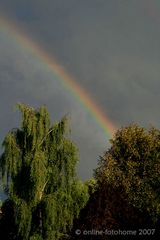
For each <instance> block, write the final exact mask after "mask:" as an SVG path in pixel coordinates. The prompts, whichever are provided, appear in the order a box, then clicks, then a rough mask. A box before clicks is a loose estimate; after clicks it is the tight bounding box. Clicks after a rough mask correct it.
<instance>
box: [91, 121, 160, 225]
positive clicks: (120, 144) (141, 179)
mask: <svg viewBox="0 0 160 240" xmlns="http://www.w3.org/2000/svg"><path fill="white" fill-rule="evenodd" d="M111 144H112V146H111V148H110V149H109V150H108V151H107V152H106V154H105V155H104V156H103V157H102V158H101V160H100V162H99V167H98V169H97V170H96V174H95V175H96V178H97V180H98V181H99V182H106V183H109V184H112V185H113V186H114V187H117V188H118V187H122V188H123V189H124V191H125V193H126V194H127V196H128V199H129V202H130V203H131V204H132V205H133V206H135V207H137V208H139V209H141V210H145V211H147V212H148V213H149V214H150V216H151V217H152V219H153V221H157V219H158V218H159V217H160V131H159V130H157V129H154V128H151V129H150V130H149V131H147V130H145V129H144V128H141V127H139V126H137V125H130V126H129V127H126V128H122V129H120V130H119V131H117V133H116V135H115V138H114V139H113V140H111Z"/></svg>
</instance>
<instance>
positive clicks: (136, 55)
mask: <svg viewBox="0 0 160 240" xmlns="http://www.w3.org/2000/svg"><path fill="white" fill-rule="evenodd" d="M0 18H5V19H7V21H8V22H10V23H14V24H15V25H16V26H17V28H18V29H21V30H22V31H23V32H24V33H25V36H27V37H28V38H29V39H31V40H32V41H33V42H34V44H37V45H38V46H39V47H40V48H42V49H43V51H45V52H46V53H48V54H49V55H50V56H51V57H53V58H54V59H56V61H57V62H58V63H59V65H60V66H63V68H64V69H65V70H66V71H67V72H68V73H69V74H70V75H71V76H73V77H74V79H75V81H76V82H77V83H78V84H79V85H80V86H81V87H82V88H83V89H85V91H86V92H87V93H88V94H89V95H90V96H91V98H92V99H93V101H94V102H95V103H96V104H97V105H98V106H100V108H101V109H102V110H103V113H104V114H105V115H106V116H107V118H109V119H110V121H111V122H112V123H113V125H114V126H116V127H117V128H120V127H122V126H127V125H128V124H130V123H135V122H136V123H138V124H140V125H141V126H144V127H149V126H150V125H153V126H155V127H158V128H159V127H160V121H159V120H160V109H159V100H160V95H159V89H160V68H159V62H160V47H159V43H160V28H159V24H160V2H159V0H130V1H127V0H45V1H44V0H34V1H33V0H14V1H10V0H0ZM17 102H24V103H26V104H29V105H31V106H33V107H39V106H41V105H44V104H45V105H46V106H47V108H48V110H49V112H50V115H51V119H52V121H58V120H60V119H61V118H62V117H63V116H64V115H66V114H67V116H69V119H70V127H71V138H72V139H73V141H74V142H75V143H76V144H77V146H78V148H79V155H80V162H79V164H78V175H79V176H80V177H81V178H82V179H83V180H85V179H88V178H90V177H91V176H92V174H93V169H95V168H96V166H97V162H98V159H99V156H102V155H103V153H104V152H105V151H106V150H107V148H108V147H109V146H110V145H109V136H107V135H106V134H105V133H104V131H103V129H102V128H101V126H100V124H98V123H97V122H96V121H95V119H94V117H92V116H91V115H90V114H89V113H88V112H87V111H86V108H85V107H84V106H82V105H81V104H80V103H79V101H78V100H77V99H76V98H75V97H74V96H73V94H71V92H69V91H68V90H67V89H66V88H65V87H64V86H63V85H62V84H61V83H60V81H59V80H58V77H57V75H56V74H54V73H51V72H50V71H49V70H48V69H47V68H46V66H45V65H44V64H43V62H41V60H40V59H39V58H38V57H36V56H34V54H32V52H31V51H29V50H28V49H25V48H24V47H23V46H22V45H21V44H18V43H17V42H16V41H15V38H14V36H12V34H11V33H8V32H7V31H5V30H4V29H3V30H2V29H0V112H1V115H0V126H1V130H0V142H2V140H3V138H4V136H5V135H6V133H7V132H8V131H9V130H10V129H12V128H13V127H17V126H19V121H20V116H19V113H18V112H17V111H16V110H15V105H16V103H17Z"/></svg>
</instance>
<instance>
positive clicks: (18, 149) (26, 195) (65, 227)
mask: <svg viewBox="0 0 160 240" xmlns="http://www.w3.org/2000/svg"><path fill="white" fill-rule="evenodd" d="M17 106H18V108H19V110H20V111H21V114H22V122H21V127H20V128H19V129H13V130H11V131H10V132H9V133H8V134H7V136H6V137H5V140H4V142H3V147H4V152H3V154H2V156H1V158H0V168H1V173H2V178H3V181H4V184H5V187H6V188H8V194H9V199H11V200H12V201H13V203H14V204H13V205H14V211H15V224H16V225H17V227H18V236H19V237H21V238H22V239H23V240H28V239H30V240H40V239H45V240H50V239H52V240H54V239H56V240H58V239H60V238H61V237H62V236H66V235H67V232H68V231H69V230H70V229H71V226H72V223H73V219H74V218H75V217H77V216H78V214H79V211H80V209H81V208H82V207H83V206H84V205H85V203H86V201H87V200H88V190H87V187H86V186H84V185H83V184H82V183H81V182H80V181H79V180H78V179H77V176H76V173H75V168H76V164H77V161H78V155H77V148H76V147H75V145H74V144H73V143H72V142H71V141H70V140H69V139H68V138H67V131H66V130H67V119H66V118H63V119H62V120H61V121H60V122H58V123H56V124H54V125H51V123H50V119H49V114H48V111H47V109H46V108H45V107H41V108H39V109H37V110H35V109H33V108H31V107H29V106H26V105H24V104H18V105H17Z"/></svg>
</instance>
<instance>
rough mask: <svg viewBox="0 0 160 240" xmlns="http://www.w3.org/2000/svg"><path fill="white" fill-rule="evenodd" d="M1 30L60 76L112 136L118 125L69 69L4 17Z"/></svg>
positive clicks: (65, 85) (108, 134) (0, 19)
mask: <svg viewBox="0 0 160 240" xmlns="http://www.w3.org/2000/svg"><path fill="white" fill-rule="evenodd" d="M0 31H7V33H9V35H11V36H12V37H14V39H15V41H16V42H17V43H18V44H19V45H21V46H22V47H23V48H25V49H27V51H29V52H31V53H32V54H33V55H34V56H35V57H37V58H38V59H39V60H40V61H41V62H42V64H44V65H45V66H46V68H49V69H50V70H51V72H52V73H54V74H57V75H58V76H59V81H61V83H62V84H63V85H64V87H65V88H66V89H67V90H68V91H69V92H71V94H72V95H73V96H74V97H75V98H76V99H77V101H78V102H79V103H80V104H81V105H82V106H83V107H84V108H85V109H86V111H88V112H89V113H90V114H91V116H92V117H93V118H94V119H95V121H96V122H97V124H98V125H99V126H100V127H101V128H102V129H103V131H104V132H105V134H106V136H107V138H108V137H109V138H110V137H112V136H113V134H114V132H115V131H116V127H115V126H114V124H113V123H112V122H111V120H110V119H109V118H108V117H107V116H106V115H105V114H104V113H103V111H102V109H101V108H100V107H99V106H98V105H97V104H96V103H95V102H94V101H93V100H92V99H91V97H90V96H89V94H88V92H86V91H85V90H84V88H82V87H81V86H80V85H79V84H78V83H77V82H76V81H75V80H74V78H73V77H72V76H71V75H70V74H68V73H67V71H66V70H65V69H64V68H63V67H62V66H60V65H59V64H58V63H57V61H56V60H55V59H54V58H53V57H52V56H50V55H49V54H48V53H47V52H45V51H44V50H43V49H42V48H41V47H40V46H39V45H38V44H37V43H35V42H34V41H33V40H32V39H30V38H29V37H28V36H26V34H25V33H24V32H23V31H22V30H21V29H20V28H18V27H17V25H15V24H13V23H11V22H10V21H9V20H8V19H5V18H4V17H2V18H0Z"/></svg>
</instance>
